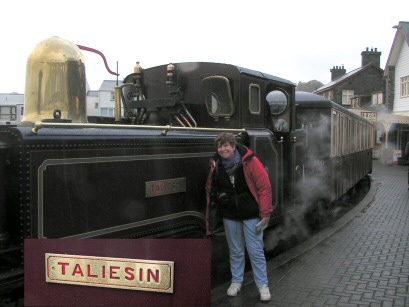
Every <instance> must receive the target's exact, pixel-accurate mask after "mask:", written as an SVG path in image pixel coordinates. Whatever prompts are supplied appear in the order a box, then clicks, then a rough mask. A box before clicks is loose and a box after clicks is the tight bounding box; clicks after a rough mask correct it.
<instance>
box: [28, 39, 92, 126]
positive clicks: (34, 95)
mask: <svg viewBox="0 0 409 307" xmlns="http://www.w3.org/2000/svg"><path fill="white" fill-rule="evenodd" d="M85 82H86V80H85V66H84V56H83V55H82V53H81V50H80V49H79V47H78V46H77V45H75V44H73V43H71V42H69V41H67V40H64V39H61V38H59V37H57V36H53V37H51V38H48V39H46V40H44V41H42V42H40V43H39V44H38V45H37V46H36V47H35V48H34V50H33V51H32V52H31V54H30V56H29V57H28V60H27V70H26V89H25V101H24V116H23V119H22V122H29V123H35V122H36V121H41V120H46V119H52V118H54V113H55V111H56V110H60V111H61V119H65V120H71V121H72V122H74V123H87V116H86V86H85V85H86V83H85Z"/></svg>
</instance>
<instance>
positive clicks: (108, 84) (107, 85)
mask: <svg viewBox="0 0 409 307" xmlns="http://www.w3.org/2000/svg"><path fill="white" fill-rule="evenodd" d="M122 84H123V83H122V81H118V85H119V86H121V85H122ZM115 86H116V80H104V81H102V84H101V86H100V88H99V90H100V91H109V92H110V91H113V90H114V88H115Z"/></svg>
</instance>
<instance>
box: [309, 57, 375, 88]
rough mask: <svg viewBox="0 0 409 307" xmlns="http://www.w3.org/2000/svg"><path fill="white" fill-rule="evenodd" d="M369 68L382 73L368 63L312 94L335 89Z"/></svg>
mask: <svg viewBox="0 0 409 307" xmlns="http://www.w3.org/2000/svg"><path fill="white" fill-rule="evenodd" d="M370 67H374V68H376V69H379V70H380V71H382V69H381V68H379V67H378V66H377V65H375V64H374V63H368V64H366V65H365V66H363V67H359V68H356V69H354V70H351V71H350V72H348V73H346V74H345V75H342V76H341V77H339V78H337V79H335V80H333V81H331V82H329V83H327V84H325V85H323V86H321V87H320V88H318V89H317V90H315V91H314V93H321V92H324V91H326V90H329V89H331V88H333V87H335V86H336V85H338V84H341V83H342V82H345V81H346V80H348V79H350V78H353V77H355V76H357V75H359V74H360V73H362V72H364V71H365V70H367V69H369V68H370Z"/></svg>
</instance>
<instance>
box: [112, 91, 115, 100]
mask: <svg viewBox="0 0 409 307" xmlns="http://www.w3.org/2000/svg"><path fill="white" fill-rule="evenodd" d="M111 100H115V93H114V92H111Z"/></svg>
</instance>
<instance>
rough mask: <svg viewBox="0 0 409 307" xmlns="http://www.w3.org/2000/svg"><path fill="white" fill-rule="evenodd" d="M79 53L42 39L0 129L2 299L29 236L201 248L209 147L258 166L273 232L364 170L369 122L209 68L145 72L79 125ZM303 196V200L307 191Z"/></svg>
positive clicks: (238, 70)
mask: <svg viewBox="0 0 409 307" xmlns="http://www.w3.org/2000/svg"><path fill="white" fill-rule="evenodd" d="M85 84H86V83H85V65H84V61H83V55H82V53H81V50H80V49H79V47H78V46H77V45H75V44H72V43H71V42H69V41H66V40H64V39H61V38H58V37H52V38H50V39H47V40H45V41H44V42H41V43H39V44H38V45H37V46H36V48H35V49H34V50H33V52H32V54H31V55H30V56H29V58H28V61H27V76H26V91H25V108H24V109H25V114H24V117H23V120H22V122H21V123H10V122H8V123H2V124H1V125H0V289H1V293H0V294H1V296H2V297H10V296H12V295H13V294H14V291H17V289H21V287H22V285H23V261H24V259H23V257H24V253H23V243H24V239H31V238H40V239H46V238H74V239H75V238H78V239H82V238H201V237H204V236H205V191H204V185H205V180H206V176H207V173H208V170H209V158H210V157H211V156H212V155H213V154H214V152H215V148H214V144H213V140H214V137H215V136H216V135H217V134H218V133H219V132H221V131H231V132H233V133H234V134H235V135H237V139H238V141H239V142H241V143H243V144H245V145H247V146H249V147H251V148H252V150H254V151H255V153H256V154H257V155H258V157H259V158H260V160H261V161H262V162H263V164H264V166H265V168H266V170H267V172H268V174H269V177H270V181H271V183H272V186H273V202H274V206H275V208H276V210H275V212H274V214H273V216H272V217H271V225H274V224H276V222H279V221H280V220H282V219H283V217H284V216H285V215H286V214H290V213H291V212H294V211H298V210H299V209H300V208H301V207H303V208H304V203H305V202H310V203H316V202H322V203H323V202H325V203H331V202H334V201H336V200H337V199H339V198H341V197H343V196H344V195H346V194H347V193H350V191H351V190H353V189H354V187H355V186H356V184H357V183H358V182H360V181H361V180H362V179H363V178H365V177H366V176H367V175H368V174H369V173H370V172H371V168H372V154H371V148H372V146H373V126H372V125H371V124H370V123H369V122H368V121H367V120H365V119H363V118H360V117H358V116H355V115H353V114H352V113H351V112H349V111H348V110H346V109H344V108H342V107H341V106H339V105H337V104H335V103H333V102H331V101H329V100H327V99H324V98H322V97H320V96H317V95H314V94H307V93H305V94H302V93H298V92H297V93H296V91H295V85H294V84H293V83H292V82H290V81H288V80H285V79H282V78H279V77H276V76H273V75H269V74H265V73H261V72H258V71H254V70H250V69H246V68H242V67H238V66H234V65H228V64H218V63H201V62H196V63H174V64H168V65H162V66H157V67H152V68H147V69H143V68H142V67H141V66H140V65H139V63H137V65H136V67H135V70H134V73H132V74H130V75H128V76H126V77H125V78H124V79H123V80H122V81H121V82H118V85H117V87H116V88H115V104H116V114H115V117H112V118H108V117H99V116H87V114H86V104H85V100H86V92H85V88H86V86H85ZM306 191H307V192H308V193H307V192H306Z"/></svg>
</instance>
